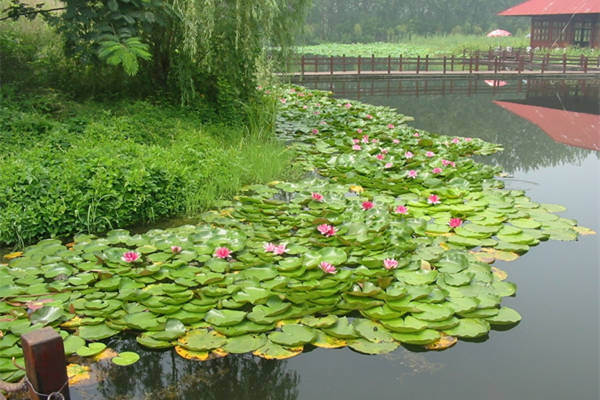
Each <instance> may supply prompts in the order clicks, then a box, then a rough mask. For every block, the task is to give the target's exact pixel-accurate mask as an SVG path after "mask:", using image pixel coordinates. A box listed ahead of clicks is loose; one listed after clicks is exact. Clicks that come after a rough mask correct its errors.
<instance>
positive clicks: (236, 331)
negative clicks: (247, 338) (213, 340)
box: [214, 320, 275, 338]
mask: <svg viewBox="0 0 600 400" xmlns="http://www.w3.org/2000/svg"><path fill="white" fill-rule="evenodd" d="M274 327H275V323H274V322H271V323H269V324H257V323H255V322H252V321H247V320H245V321H243V322H241V323H239V324H237V325H233V326H215V327H214V328H215V330H216V331H217V332H219V333H221V334H223V335H226V336H227V337H229V338H231V337H233V336H240V335H245V334H247V333H261V332H269V331H271V330H273V328H274Z"/></svg>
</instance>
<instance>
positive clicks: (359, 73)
mask: <svg viewBox="0 0 600 400" xmlns="http://www.w3.org/2000/svg"><path fill="white" fill-rule="evenodd" d="M358 75H360V56H358Z"/></svg>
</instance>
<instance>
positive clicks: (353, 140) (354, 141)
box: [352, 139, 360, 144]
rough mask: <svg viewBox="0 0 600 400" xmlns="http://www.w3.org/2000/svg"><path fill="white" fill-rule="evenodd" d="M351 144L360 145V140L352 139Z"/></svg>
mask: <svg viewBox="0 0 600 400" xmlns="http://www.w3.org/2000/svg"><path fill="white" fill-rule="evenodd" d="M352 143H354V144H359V143H360V139H352Z"/></svg>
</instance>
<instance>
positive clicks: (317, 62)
mask: <svg viewBox="0 0 600 400" xmlns="http://www.w3.org/2000/svg"><path fill="white" fill-rule="evenodd" d="M315 72H319V56H315Z"/></svg>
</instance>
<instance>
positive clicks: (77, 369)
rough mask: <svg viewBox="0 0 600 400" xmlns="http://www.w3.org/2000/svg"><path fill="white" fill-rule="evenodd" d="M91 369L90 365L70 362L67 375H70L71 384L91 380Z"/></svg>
mask: <svg viewBox="0 0 600 400" xmlns="http://www.w3.org/2000/svg"><path fill="white" fill-rule="evenodd" d="M90 369H91V368H90V367H89V366H88V365H79V364H68V365H67V376H68V377H69V386H75V385H77V384H79V383H81V382H86V381H89V380H90V379H91V375H90Z"/></svg>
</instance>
